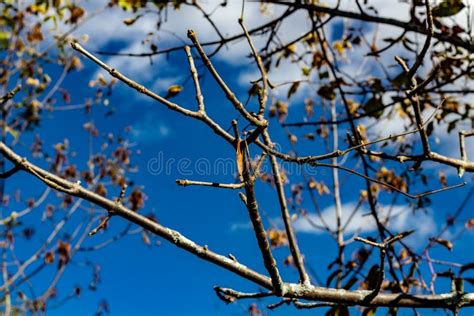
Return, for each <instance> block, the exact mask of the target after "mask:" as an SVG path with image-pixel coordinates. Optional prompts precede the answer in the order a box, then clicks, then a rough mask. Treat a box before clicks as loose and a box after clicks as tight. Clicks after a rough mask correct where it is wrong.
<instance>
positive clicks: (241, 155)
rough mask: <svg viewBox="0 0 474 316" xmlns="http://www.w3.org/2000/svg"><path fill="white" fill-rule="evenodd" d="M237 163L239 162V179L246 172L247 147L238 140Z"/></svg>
mask: <svg viewBox="0 0 474 316" xmlns="http://www.w3.org/2000/svg"><path fill="white" fill-rule="evenodd" d="M235 155H236V160H235V161H236V162H237V172H238V175H239V177H242V174H243V172H244V167H245V166H244V164H245V145H243V144H242V141H240V140H237V146H236V150H235Z"/></svg>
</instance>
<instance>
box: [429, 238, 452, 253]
mask: <svg viewBox="0 0 474 316" xmlns="http://www.w3.org/2000/svg"><path fill="white" fill-rule="evenodd" d="M430 241H431V242H434V243H437V244H439V245H441V246H443V247H445V248H446V249H448V250H449V251H451V250H453V243H452V242H450V241H449V240H446V239H440V238H430Z"/></svg>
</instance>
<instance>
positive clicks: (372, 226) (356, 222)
mask: <svg viewBox="0 0 474 316" xmlns="http://www.w3.org/2000/svg"><path fill="white" fill-rule="evenodd" d="M355 208H356V204H355V203H346V204H343V205H342V223H343V225H345V224H346V222H347V220H348V219H349V218H350V215H351V213H352V212H353V211H354V209H355ZM428 212H430V211H428ZM388 214H390V217H389V223H388V225H387V227H388V228H389V229H391V230H392V231H393V232H394V233H398V232H402V231H407V230H411V229H415V230H416V234H417V235H418V236H426V235H428V234H430V233H432V232H433V231H435V228H436V224H435V221H434V219H433V218H432V217H431V216H430V215H429V213H428V214H427V213H424V212H423V211H422V210H418V211H417V212H416V213H413V212H412V211H411V209H410V208H409V207H407V206H401V205H395V206H393V207H392V208H390V206H380V207H379V217H380V219H381V221H384V220H386V218H387V215H388ZM307 216H308V218H309V220H308V219H305V218H304V217H300V218H299V219H297V220H296V221H295V222H294V223H293V227H294V229H295V230H296V231H297V232H301V233H314V234H321V233H325V232H324V231H322V230H319V229H315V228H314V227H313V226H312V223H313V224H316V225H319V226H322V222H321V220H320V218H319V216H317V214H308V215H307ZM322 217H323V218H324V221H325V223H327V225H328V226H329V228H330V229H331V230H335V229H336V209H335V206H333V205H332V206H329V207H327V208H325V209H324V210H323V211H322ZM310 222H311V223H310ZM420 223H423V225H420ZM376 229H377V226H376V223H375V220H374V218H373V217H372V216H371V215H370V210H369V209H368V207H367V206H366V205H365V204H364V206H362V207H360V208H359V210H358V211H357V212H356V213H355V215H354V216H353V218H352V220H351V221H350V223H349V224H348V225H347V228H346V230H345V232H344V233H345V234H346V235H353V234H358V233H369V232H373V231H376Z"/></svg>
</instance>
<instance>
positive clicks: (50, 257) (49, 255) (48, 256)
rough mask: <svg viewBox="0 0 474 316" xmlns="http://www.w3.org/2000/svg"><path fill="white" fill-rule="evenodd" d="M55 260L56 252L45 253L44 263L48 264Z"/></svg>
mask: <svg viewBox="0 0 474 316" xmlns="http://www.w3.org/2000/svg"><path fill="white" fill-rule="evenodd" d="M53 262H54V253H53V252H52V251H48V252H47V253H46V254H45V255H44V263H46V264H51V263H53Z"/></svg>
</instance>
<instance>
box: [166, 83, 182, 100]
mask: <svg viewBox="0 0 474 316" xmlns="http://www.w3.org/2000/svg"><path fill="white" fill-rule="evenodd" d="M181 91H183V87H182V86H180V85H176V84H175V85H172V86H170V87H169V88H168V92H167V93H166V96H165V99H169V98H172V97H174V96H176V95H178V94H179V93H180V92H181Z"/></svg>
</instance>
